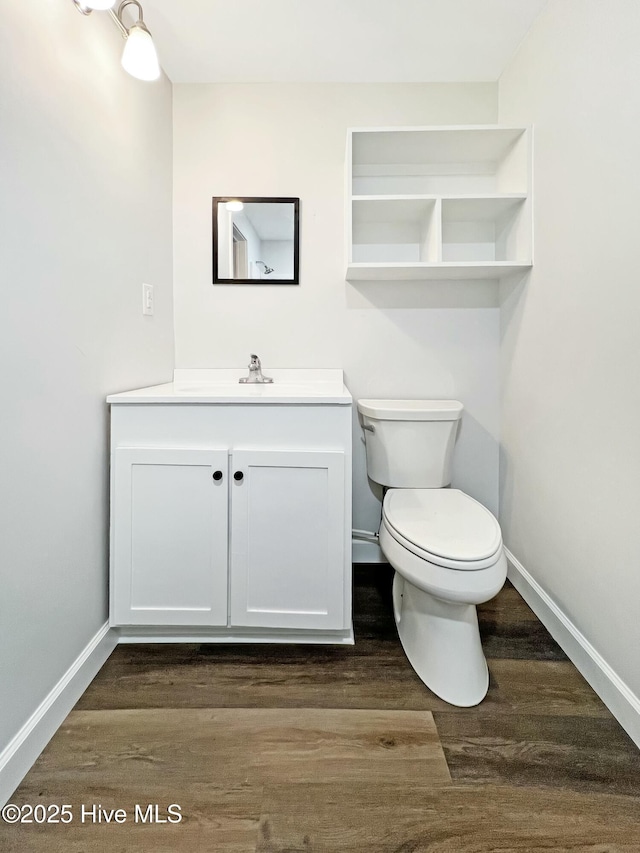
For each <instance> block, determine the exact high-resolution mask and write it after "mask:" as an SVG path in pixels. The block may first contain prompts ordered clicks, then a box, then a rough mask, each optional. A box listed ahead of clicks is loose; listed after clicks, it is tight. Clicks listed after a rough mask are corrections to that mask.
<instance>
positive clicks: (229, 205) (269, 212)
mask: <svg viewBox="0 0 640 853" xmlns="http://www.w3.org/2000/svg"><path fill="white" fill-rule="evenodd" d="M299 211H300V199H299V198H256V197H246V196H245V197H242V196H235V197H234V196H216V197H214V199H213V283H214V284H256V285H264V284H299V283H300V278H299V259H298V256H299V227H300V226H299V220H300V217H299Z"/></svg>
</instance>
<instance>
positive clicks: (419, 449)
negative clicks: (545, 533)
mask: <svg viewBox="0 0 640 853" xmlns="http://www.w3.org/2000/svg"><path fill="white" fill-rule="evenodd" d="M462 409H463V406H462V403H458V402H457V401H455V400H359V401H358V412H359V414H360V423H361V425H362V428H363V430H364V435H365V444H366V450H367V473H368V475H369V477H370V479H371V480H373V481H374V482H375V483H379V484H380V485H381V486H385V487H387V489H386V492H385V496H384V501H383V505H382V523H381V525H380V547H381V548H382V551H383V553H384V555H385V557H386V558H387V560H388V561H389V562H390V563H391V565H392V566H393V568H394V569H395V570H396V573H395V577H394V581H393V608H394V615H395V620H396V624H397V626H398V634H399V636H400V641H401V643H402V646H403V648H404V651H405V653H406V655H407V658H408V659H409V662H410V663H411V665H412V666H413V668H414V669H415V671H416V673H417V674H418V675H419V676H420V678H421V679H422V681H424V683H425V684H426V685H427V687H429V689H430V690H432V691H433V692H434V693H436V694H437V695H438V696H440V697H441V698H442V699H444V700H445V701H446V702H449V703H451V704H452V705H458V706H461V707H469V706H471V705H477V704H478V703H479V702H481V701H482V699H483V698H484V697H485V695H486V693H487V689H488V687H489V672H488V669H487V662H486V660H485V657H484V654H483V652H482V646H481V643H480V632H479V630H478V617H477V614H476V604H481V603H482V602H483V601H488V600H489V599H490V598H493V596H494V595H497V594H498V592H499V591H500V590H501V589H502V586H503V585H504V582H505V579H506V577H507V561H506V558H505V556H504V553H503V548H502V535H501V532H500V526H499V525H498V522H497V521H496V519H495V518H494V516H493V515H492V514H491V513H490V512H489V510H488V509H486V508H485V507H484V506H482V504H480V503H478V502H477V501H476V500H474V499H473V498H471V497H469V495H466V494H465V493H464V492H461V491H459V490H458V489H449V488H445V487H446V486H448V485H449V483H450V482H451V459H452V456H453V446H454V444H455V440H456V434H457V429H458V421H459V420H460V417H461V415H462Z"/></svg>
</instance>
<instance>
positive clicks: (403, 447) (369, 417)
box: [358, 400, 463, 489]
mask: <svg viewBox="0 0 640 853" xmlns="http://www.w3.org/2000/svg"><path fill="white" fill-rule="evenodd" d="M462 410H463V405H462V403H459V402H458V401H457V400H358V413H359V417H360V424H361V426H362V428H363V430H364V436H365V445H366V451H367V474H368V475H369V477H370V479H372V480H373V481H374V483H379V484H380V485H381V486H389V487H392V488H397V489H440V488H442V487H443V486H448V485H449V483H450V482H451V460H452V456H453V445H454V444H455V440H456V434H457V430H458V421H459V420H460V417H461V415H462Z"/></svg>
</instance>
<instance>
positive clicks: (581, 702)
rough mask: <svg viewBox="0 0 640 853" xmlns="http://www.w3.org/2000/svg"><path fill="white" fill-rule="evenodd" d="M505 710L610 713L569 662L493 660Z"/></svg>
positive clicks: (519, 712) (491, 663)
mask: <svg viewBox="0 0 640 853" xmlns="http://www.w3.org/2000/svg"><path fill="white" fill-rule="evenodd" d="M489 666H490V669H491V677H492V679H493V681H494V682H495V688H496V692H498V693H499V694H500V697H501V699H502V704H501V706H500V709H501V710H502V711H507V710H508V711H509V712H510V713H514V714H542V715H544V716H587V717H606V718H608V719H610V717H611V713H610V711H609V710H608V708H607V707H606V705H605V704H604V703H603V702H602V700H601V699H600V697H599V696H598V695H597V693H596V692H595V691H594V690H593V689H592V688H591V687H590V686H589V684H588V683H587V682H586V681H585V680H584V678H583V677H582V676H581V675H580V673H579V672H578V670H577V669H576V668H575V666H574V665H573V664H572V663H570V662H569V661H548V660H547V661H537V660H535V661H534V660H518V659H515V660H514V659H511V660H499V659H492V660H491V661H490V664H489Z"/></svg>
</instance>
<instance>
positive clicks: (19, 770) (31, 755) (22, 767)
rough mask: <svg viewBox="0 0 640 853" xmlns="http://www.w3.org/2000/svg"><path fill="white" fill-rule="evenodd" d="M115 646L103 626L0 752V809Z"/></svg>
mask: <svg viewBox="0 0 640 853" xmlns="http://www.w3.org/2000/svg"><path fill="white" fill-rule="evenodd" d="M117 643H118V635H117V632H116V631H113V630H112V629H110V628H109V625H108V623H106V624H105V625H103V626H102V628H100V630H99V631H98V632H97V634H96V635H95V636H94V637H93V638H92V639H91V640H90V641H89V643H87V645H86V647H85V648H84V649H83V650H82V652H81V653H80V654H79V655H78V657H77V658H76V659H75V661H74V662H73V663H72V664H71V666H70V667H69V669H68V670H67V671H66V672H65V674H64V675H63V676H62V678H61V679H60V681H58V683H57V684H56V685H55V687H54V688H53V689H52V690H51V692H50V693H49V694H48V696H46V697H45V698H44V699H43V701H42V702H41V703H40V705H39V706H38V707H37V708H36V710H35V711H34V712H33V714H32V715H31V716H30V717H29V719H28V720H27V722H26V723H25V724H24V725H23V726H22V728H21V729H20V731H19V732H18V733H17V735H16V736H15V737H14V738H13V740H11V741H10V742H9V744H8V745H7V746H6V747H5V749H4V750H3V751H2V752H1V753H0V806H2V805H4V804H5V803H6V802H7V799H8V798H9V797H10V796H11V795H12V794H13V792H14V791H15V789H16V788H17V787H18V785H19V784H20V782H21V781H22V780H23V779H24V777H25V776H26V775H27V773H28V772H29V770H30V769H31V766H32V765H33V763H34V761H35V760H36V758H37V757H38V756H39V755H40V753H41V752H42V750H43V749H44V748H45V746H46V745H47V744H48V743H49V741H50V740H51V738H52V737H53V735H54V734H55V733H56V731H57V729H58V728H59V726H60V725H61V723H62V721H63V720H64V718H65V717H66V716H67V714H68V713H69V711H71V709H72V708H73V706H74V705H75V704H76V702H77V701H78V699H79V698H80V697H81V696H82V694H83V693H84V691H85V690H86V689H87V687H88V686H89V684H90V683H91V682H92V681H93V679H94V678H95V676H96V675H97V674H98V672H99V670H100V667H101V666H102V665H103V664H104V662H105V661H106V660H107V658H108V657H109V655H110V654H111V652H112V651H113V650H114V649H115V647H116V645H117Z"/></svg>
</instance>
